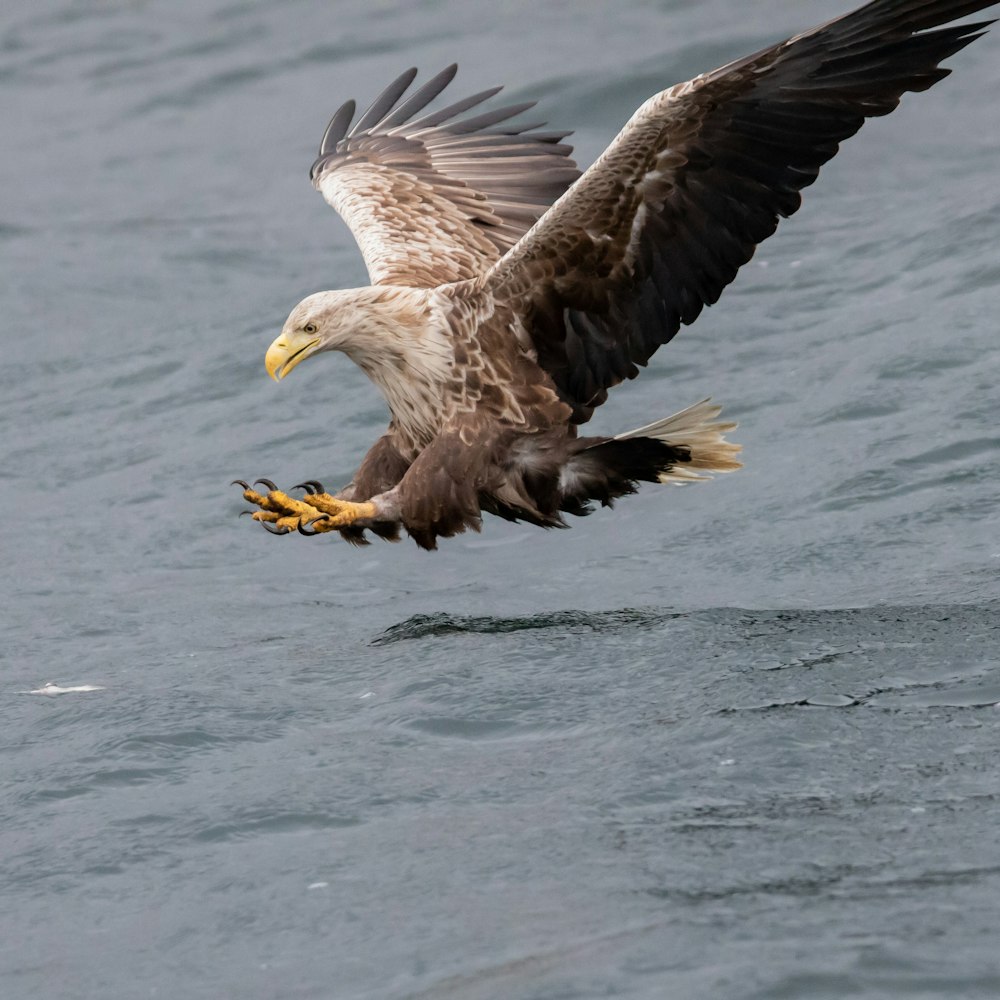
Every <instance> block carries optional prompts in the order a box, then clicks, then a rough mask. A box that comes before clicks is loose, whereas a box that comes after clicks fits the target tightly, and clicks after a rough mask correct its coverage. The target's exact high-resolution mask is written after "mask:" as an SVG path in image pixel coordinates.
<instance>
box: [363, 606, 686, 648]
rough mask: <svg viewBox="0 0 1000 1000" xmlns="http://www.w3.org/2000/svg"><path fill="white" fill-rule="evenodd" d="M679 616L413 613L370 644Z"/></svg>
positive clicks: (615, 626) (602, 628)
mask: <svg viewBox="0 0 1000 1000" xmlns="http://www.w3.org/2000/svg"><path fill="white" fill-rule="evenodd" d="M682 617H684V616H683V615H681V614H678V613H676V612H665V611H661V612H657V611H644V610H641V609H633V608H623V609H622V610H621V611H600V612H588V611H556V612H549V613H547V614H540V615H526V616H524V617H516V618H493V617H487V616H483V617H462V616H455V615H449V614H433V615H414V616H413V617H412V618H408V619H407V620H406V621H404V622H400V623H399V624H398V625H393V626H391V627H390V628H388V629H386V630H385V632H383V633H382V634H381V635H380V636H377V637H376V638H375V639H372V641H371V643H370V645H372V646H385V645H389V644H390V643H394V642H403V641H405V640H408V639H427V638H439V637H441V636H446V635H463V634H464V635H505V634H507V633H511V632H525V631H532V630H536V629H568V630H571V631H578V630H589V631H595V632H609V631H618V630H622V629H631V628H649V627H653V626H656V625H660V624H662V623H663V622H666V621H670V620H672V619H675V618H682Z"/></svg>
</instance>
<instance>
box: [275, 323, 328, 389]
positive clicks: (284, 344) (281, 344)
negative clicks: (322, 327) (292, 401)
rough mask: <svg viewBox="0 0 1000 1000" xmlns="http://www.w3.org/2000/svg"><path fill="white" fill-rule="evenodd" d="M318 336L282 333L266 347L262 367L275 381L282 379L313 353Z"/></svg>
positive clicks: (317, 342)
mask: <svg viewBox="0 0 1000 1000" xmlns="http://www.w3.org/2000/svg"><path fill="white" fill-rule="evenodd" d="M319 341H320V338H319V337H309V336H307V335H306V334H304V333H299V332H292V333H282V334H280V335H279V337H278V339H277V340H275V341H274V343H273V344H271V346H270V347H269V348H268V349H267V354H265V355H264V367H265V368H266V369H267V374H268V375H270V376H271V378H273V379H274V381H275V382H278V381H279V380H281V379H283V378H284V377H285V376H286V375H287V374H288V373H289V372H290V371H291V370H292V369H293V368H294V367H295V366H296V365H297V364H298V363H299V362H300V361H304V360H305V359H306V358H308V357H309V355H310V354H313V353H315V349H316V345H317V344H319Z"/></svg>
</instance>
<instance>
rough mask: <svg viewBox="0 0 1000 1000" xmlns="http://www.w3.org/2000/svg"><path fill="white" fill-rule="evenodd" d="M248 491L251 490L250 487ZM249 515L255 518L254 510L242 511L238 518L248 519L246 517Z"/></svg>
mask: <svg viewBox="0 0 1000 1000" xmlns="http://www.w3.org/2000/svg"><path fill="white" fill-rule="evenodd" d="M248 489H249V487H248ZM248 514H249V515H250V517H253V515H254V512H253V511H252V510H241V511H240V512H239V515H238V516H239V517H246V516H247V515H248Z"/></svg>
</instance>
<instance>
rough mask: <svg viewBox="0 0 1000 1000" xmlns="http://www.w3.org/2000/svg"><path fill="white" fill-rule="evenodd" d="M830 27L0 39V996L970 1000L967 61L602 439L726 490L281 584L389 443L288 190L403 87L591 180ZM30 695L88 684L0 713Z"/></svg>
mask: <svg viewBox="0 0 1000 1000" xmlns="http://www.w3.org/2000/svg"><path fill="white" fill-rule="evenodd" d="M843 9H844V0H808V2H805V0H795V2H791V0H753V2H750V0H704V2H701V3H699V4H688V3H683V2H681V0H658V2H650V3H640V2H631V3H628V4H625V5H614V6H612V5H610V4H598V3H574V4H569V3H554V2H553V3H547V2H544V0H543V2H538V0H535V2H532V3H527V2H511V3H502V4H501V3H489V4H487V3H476V4H469V3H464V2H460V0H438V2H434V3H428V4H424V5H419V6H418V5H412V6H407V7H404V8H402V9H399V8H397V6H396V5H391V4H387V3H381V2H377V3H374V2H373V3H368V4H365V5H361V4H352V5H348V4H328V3H319V2H307V0H298V2H293V0H285V2H275V0H268V2H256V3H253V2H248V3H233V2H225V0H207V2H197V3H196V2H194V0H174V2H171V3H166V2H164V3H153V2H143V0H135V2H125V0H104V2H97V0H94V2H83V0H78V2H70V0H32V2H30V3H29V2H27V0H8V2H7V3H6V4H5V5H4V6H3V9H2V11H0V80H2V87H3V94H4V98H5V99H4V101H3V105H2V110H0V115H2V127H3V149H4V155H3V156H2V157H0V191H2V192H3V197H2V201H0V244H2V252H3V266H2V268H0V294H2V303H3V311H2V316H3V326H4V361H5V364H4V365H3V366H2V368H0V425H2V428H3V434H2V442H3V456H2V460H0V469H2V478H3V485H2V487H0V489H2V490H3V498H4V501H3V510H4V514H5V517H4V521H5V523H4V529H3V542H2V546H3V549H2V554H3V563H4V567H5V572H4V588H3V594H2V606H3V642H2V645H0V662H2V667H3V670H2V675H0V713H2V718H0V726H2V738H0V749H2V756H0V760H2V762H3V767H2V771H0V866H2V868H0V994H2V995H3V996H4V997H5V998H6V997H10V998H14V1000H19V998H44V1000H48V998H53V1000H57V998H74V1000H75V998H100V1000H119V998H121V1000H125V998H139V997H184V998H186V1000H199V998H221V997H238V998H241V1000H255V998H262V1000H265V998H282V1000H283V998H335V1000H339V998H393V1000H396V998H413V997H427V998H431V997H433V998H435V1000H440V998H538V1000H541V998H552V1000H554V998H557V997H558V998H577V997H606V996H623V997H636V998H639V997H641V998H664V997H666V998H670V1000H673V998H688V997H690V998H713V1000H714V998H723V1000H725V998H759V1000H765V998H766V1000H777V998H799V997H810V998H813V997H818V998H847V997H851V998H865V1000H875V998H883V997H921V998H927V997H941V998H965V997H984V998H985V997H996V996H998V995H1000V959H998V954H1000V949H998V933H997V926H998V918H1000V905H998V903H997V900H998V898H1000V834H998V829H1000V825H998V822H997V820H998V812H997V802H998V796H1000V783H998V780H997V774H996V746H997V737H998V732H1000V712H998V711H997V710H996V708H995V707H994V706H995V705H996V703H997V702H1000V644H998V641H997V640H998V638H1000V586H998V576H997V574H998V570H1000V530H998V529H1000V517H998V508H997V475H998V472H1000V463H998V444H1000V432H998V430H997V425H996V418H997V415H998V413H1000V341H998V335H997V332H998V326H1000V318H998V311H1000V264H998V260H1000V258H998V250H997V248H998V246H1000V191H998V188H997V185H996V179H997V169H998V163H1000V115H998V111H997V108H998V104H1000V33H998V32H997V31H994V32H993V33H992V34H991V35H990V36H988V37H987V38H985V39H983V40H981V41H979V42H977V43H976V44H975V45H974V46H972V48H970V49H969V50H967V51H965V52H962V53H960V54H959V55H958V56H956V57H954V58H953V59H952V60H951V64H952V65H953V66H954V67H955V70H956V72H955V74H954V75H953V76H952V77H951V78H949V80H947V81H946V82H945V83H944V84H942V85H940V86H939V87H937V88H935V89H934V90H933V91H931V92H929V93H927V94H923V95H912V96H910V97H909V98H908V99H907V100H906V101H905V103H904V106H903V108H902V109H901V110H900V111H899V112H897V113H896V114H894V115H893V116H891V117H890V118H888V119H885V120H881V121H877V122H873V123H871V124H870V125H869V126H868V127H867V128H866V129H865V130H864V131H863V133H862V134H861V135H860V136H858V137H857V138H855V139H853V140H851V141H850V142H849V143H848V144H847V145H846V147H845V149H844V150H843V151H842V153H841V154H840V155H839V156H838V158H837V159H836V160H835V161H834V162H833V163H832V164H831V165H830V166H828V167H827V168H826V169H825V171H824V173H823V176H822V177H821V178H820V181H819V183H818V184H817V185H816V187H815V188H814V189H812V190H810V191H809V192H807V199H806V206H805V208H804V209H803V211H802V212H801V213H800V214H799V215H798V216H796V217H795V218H794V219H792V220H789V221H788V222H786V223H785V224H784V225H783V227H782V229H781V230H780V232H779V235H778V236H777V237H775V238H774V239H773V240H771V241H769V242H768V243H767V244H766V245H765V246H764V247H763V248H762V249H761V251H760V253H759V255H758V257H757V259H756V260H755V261H754V262H753V263H752V264H751V265H749V266H748V267H747V268H745V269H744V271H743V272H742V274H741V276H740V278H739V280H738V281H737V283H736V284H735V285H734V286H733V287H732V288H731V289H730V290H729V291H728V292H727V293H726V295H725V296H724V298H723V300H722V301H721V302H720V303H719V304H718V305H717V306H716V307H715V308H713V309H712V310H710V311H708V312H707V313H706V314H705V315H704V316H703V318H702V319H701V320H699V322H698V323H697V325H696V326H695V327H693V328H692V329H690V330H686V331H684V332H683V334H682V335H681V336H680V337H678V338H677V340H676V341H675V342H674V343H673V344H671V345H670V346H669V347H668V348H666V349H664V350H663V351H662V352H661V353H660V354H659V355H658V356H657V357H656V358H655V359H654V362H653V364H652V365H651V366H650V368H649V370H648V371H647V372H645V373H644V374H643V376H642V377H641V378H640V379H639V380H638V381H637V382H635V383H632V384H630V385H628V386H627V387H624V388H622V389H620V390H617V391H616V393H615V394H614V396H613V399H612V400H611V401H610V402H609V404H608V405H607V406H606V407H605V408H604V409H603V410H602V411H601V412H600V413H599V414H598V415H597V419H596V420H595V428H596V429H597V430H598V431H609V432H616V431H619V430H623V429H626V428H628V427H632V426H635V425H637V424H640V423H644V422H647V421H649V420H652V419H654V418H656V417H659V416H661V415H664V414H666V413H668V412H671V411H672V410H675V409H679V408H680V407H682V406H685V405H687V404H689V403H692V402H694V401H696V400H698V399H700V398H702V397H704V396H706V395H713V396H714V397H716V398H717V399H718V400H719V401H721V402H722V403H724V404H725V407H726V412H727V414H729V415H731V416H732V417H734V418H736V419H738V420H740V422H741V428H740V430H739V432H738V434H736V435H734V436H735V437H736V438H737V439H738V440H739V441H741V442H742V443H743V444H744V445H745V459H746V463H747V464H746V468H745V469H744V470H743V471H741V472H740V473H738V474H736V475H734V476H730V477H725V478H721V479H719V480H717V481H715V482H713V483H711V484H709V485H706V486H703V487H698V488H689V489H685V490H677V489H669V490H668V489H655V488H647V489H645V490H644V491H643V492H642V493H641V494H640V495H639V496H637V497H633V498H630V499H628V500H626V501H624V502H622V503H621V504H620V505H619V507H618V508H617V509H616V510H615V511H614V512H604V511H602V512H599V513H597V514H595V515H594V516H593V517H591V518H589V519H587V520H584V521H577V522H575V523H574V525H573V528H572V530H570V531H560V532H551V533H544V532H541V531H539V530H537V529H532V528H528V527H524V526H517V525H508V524H506V523H501V522H499V521H496V520H491V521H489V522H488V523H487V524H486V525H485V527H484V531H483V532H482V534H481V535H468V536H463V537H460V538H457V539H453V540H451V541H449V542H447V543H445V544H443V545H442V548H441V550H440V551H439V552H437V553H434V554H427V553H423V552H420V551H417V550H416V548H415V547H414V546H413V545H412V543H409V542H405V543H403V544H400V545H397V546H389V545H385V544H378V545H374V546H372V547H371V548H369V549H366V550H355V549H352V548H350V547H348V546H346V545H344V544H342V543H340V542H338V541H336V540H334V539H331V538H329V537H324V538H315V539H305V538H301V537H299V536H297V535H296V536H292V537H289V538H280V539H276V538H272V537H270V536H268V535H266V534H265V533H264V532H263V531H262V530H261V529H260V528H259V526H258V525H255V524H252V523H249V522H248V521H247V520H246V519H237V516H236V515H237V514H238V512H239V511H240V510H241V509H242V508H243V506H244V504H243V503H242V502H241V501H240V498H239V491H238V490H235V489H233V488H231V487H229V486H228V483H229V481H230V480H231V479H233V478H235V477H237V476H240V477H248V478H254V477H256V476H259V475H266V476H271V477H272V478H274V479H276V480H278V481H280V482H285V483H292V482H298V481H300V480H301V479H303V478H307V477H318V478H320V479H323V480H325V481H327V482H329V483H330V484H331V485H333V484H336V483H338V482H342V481H346V480H347V479H348V478H349V476H350V473H351V471H352V470H353V468H354V467H355V465H356V464H357V462H358V461H359V459H360V457H361V456H362V454H363V453H364V451H365V449H366V447H367V446H368V445H369V444H370V443H371V442H372V441H373V440H374V439H375V437H376V436H377V435H378V434H379V432H380V429H381V427H382V426H383V424H384V421H385V413H384V411H383V408H382V406H381V403H380V400H379V397H378V396H377V394H376V392H375V390H374V389H373V388H372V387H371V386H370V385H369V384H368V382H367V380H366V379H365V377H364V376H363V374H362V373H361V372H360V371H358V370H356V369H354V368H353V367H352V366H351V365H350V363H349V362H348V361H347V360H346V359H343V358H340V357H336V356H326V357H323V358H320V359H317V360H316V361H314V362H312V363H310V364H308V365H303V366H302V367H301V368H299V369H297V370H296V371H295V373H294V375H293V376H292V377H291V378H289V379H288V380H287V381H286V382H284V383H282V384H281V385H280V386H276V385H275V384H274V383H272V382H270V381H269V380H268V379H267V377H266V375H265V373H264V370H263V354H264V350H265V349H266V347H267V345H268V344H269V343H270V341H271V339H272V338H273V336H274V335H275V333H276V331H277V330H278V328H279V327H280V324H281V323H282V321H283V320H284V317H285V315H286V314H287V312H288V310H289V308H290V307H291V306H292V305H294V304H295V302H297V301H298V299H299V298H301V297H302V296H303V295H305V294H307V293H309V292H312V291H315V290H317V289H322V288H329V287H347V286H351V285H358V284H364V283H365V282H366V278H365V273H364V270H363V266H362V264H361V260H360V257H359V255H358V254H357V252H356V250H355V248H354V246H353V244H352V241H351V238H350V236H349V234H348V233H347V231H346V229H345V228H344V227H343V226H342V225H341V224H340V222H339V221H338V220H337V219H336V217H335V216H334V215H333V213H332V212H330V210H329V209H328V208H327V207H326V206H325V205H324V204H323V203H322V200H321V199H320V198H319V196H318V195H317V194H316V193H315V192H314V191H313V190H312V189H311V187H310V186H309V183H308V181H307V179H306V174H307V171H308V168H309V164H310V162H311V158H312V155H313V152H314V149H315V147H316V145H317V144H318V141H319V138H320V135H321V133H322V130H323V127H324V126H325V123H326V120H327V117H328V115H329V114H330V113H331V112H332V110H333V109H334V108H335V107H336V106H337V105H338V104H339V103H340V102H341V101H342V100H344V99H346V98H347V97H350V96H356V97H358V98H360V99H361V100H362V101H364V100H366V99H368V98H370V97H371V96H372V95H373V94H374V93H375V92H376V91H377V89H378V88H379V87H380V86H381V85H382V84H384V83H385V82H386V81H387V80H388V79H390V78H392V77H393V76H394V75H395V74H396V73H398V72H399V71H400V70H402V69H404V68H405V67H407V66H409V65H411V64H416V65H419V66H420V67H422V69H423V70H424V71H425V72H432V71H435V70H437V69H438V68H440V67H441V66H443V65H445V64H447V63H448V62H450V61H452V60H458V61H459V62H460V64H461V65H462V71H461V74H460V77H459V81H458V85H457V88H456V92H460V91H464V92H471V91H473V90H477V89H480V88H482V87H485V86H488V85H491V84H493V83H498V82H505V81H506V82H508V84H509V85H510V86H509V89H508V91H507V92H506V93H507V95H508V96H510V97H511V98H512V99H515V100H520V99H527V98H529V97H538V98H540V100H541V111H542V114H543V116H544V117H545V118H547V119H548V120H549V121H550V122H551V123H552V124H553V126H559V127H567V128H575V129H577V133H576V136H575V140H574V141H575V142H576V144H577V148H578V150H579V154H580V159H581V161H582V162H584V163H586V162H589V161H590V160H591V159H592V158H593V157H594V156H595V155H596V154H597V153H598V152H599V151H600V150H601V149H602V148H603V146H604V144H605V143H606V142H607V141H608V140H609V139H610V138H611V137H612V136H613V134H614V133H615V131H616V130H617V128H618V127H620V125H621V124H622V123H623V122H624V120H625V119H626V118H627V117H628V116H629V115H630V114H631V112H632V110H633V109H634V108H635V107H636V106H637V105H638V104H639V103H640V102H641V101H642V100H644V99H645V98H646V97H647V96H649V94H651V93H652V92H654V91H655V90H658V89H660V88H661V87H663V86H665V85H667V84H669V83H672V82H675V81H677V80H680V79H686V78H687V77H689V76H691V75H692V74H694V73H696V72H698V71H700V70H705V69H708V68H711V67H713V66H716V65H719V64H721V63H722V62H724V61H726V60H728V59H730V58H733V57H735V56H738V55H742V54H744V53H746V52H748V51H751V50H753V49H755V48H759V47H761V46H763V45H764V44H766V43H768V42H769V41H773V40H775V39H777V38H779V37H781V36H783V35H785V34H789V33H791V32H793V31H796V30H800V29H802V28H804V27H807V26H809V25H810V24H812V23H816V22H819V21H821V20H823V19H826V18H828V17H832V16H834V15H835V14H837V13H840V12H841V11H842V10H843ZM46 681H55V682H57V683H59V684H62V685H64V686H78V685H93V686H95V687H100V688H101V689H102V690H96V691H90V692H77V693H71V694H65V695H62V696H59V697H45V696H41V695H34V696H32V695H28V694H24V693H22V692H27V691H31V690H36V689H38V688H39V686H40V685H42V684H43V683H44V682H46Z"/></svg>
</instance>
